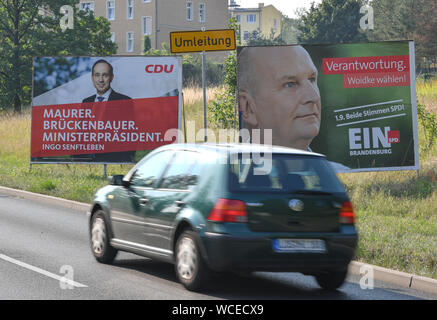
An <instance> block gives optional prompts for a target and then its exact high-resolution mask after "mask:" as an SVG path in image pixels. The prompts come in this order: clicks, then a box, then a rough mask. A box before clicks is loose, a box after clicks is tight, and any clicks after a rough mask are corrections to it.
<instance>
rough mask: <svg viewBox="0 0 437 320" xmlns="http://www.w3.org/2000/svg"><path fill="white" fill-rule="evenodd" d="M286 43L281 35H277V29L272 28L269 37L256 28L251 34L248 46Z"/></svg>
mask: <svg viewBox="0 0 437 320" xmlns="http://www.w3.org/2000/svg"><path fill="white" fill-rule="evenodd" d="M281 44H285V43H284V42H283V41H282V38H281V35H279V36H277V37H275V31H274V30H272V31H271V33H270V35H269V36H268V37H265V36H263V35H262V33H261V32H260V31H259V30H254V31H252V32H251V33H250V34H249V39H248V41H247V45H248V46H274V45H281Z"/></svg>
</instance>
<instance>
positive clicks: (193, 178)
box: [160, 151, 200, 190]
mask: <svg viewBox="0 0 437 320" xmlns="http://www.w3.org/2000/svg"><path fill="white" fill-rule="evenodd" d="M197 160H198V153H197V152H192V151H182V152H178V153H177V154H176V156H175V157H174V158H173V161H172V163H171V165H170V167H169V168H168V169H167V172H166V173H165V174H164V177H163V179H162V181H161V185H160V188H162V189H178V190H189V189H192V188H193V187H194V186H196V184H197V182H198V180H199V176H200V166H199V164H198V161H197Z"/></svg>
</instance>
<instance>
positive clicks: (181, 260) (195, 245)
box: [175, 230, 211, 291]
mask: <svg viewBox="0 0 437 320" xmlns="http://www.w3.org/2000/svg"><path fill="white" fill-rule="evenodd" d="M198 241H199V240H198V239H197V235H196V233H195V232H193V231H190V230H186V231H184V232H183V233H182V234H181V235H180V236H179V238H178V240H177V242H176V247H175V271H176V275H177V277H178V279H179V281H180V282H181V283H182V284H183V285H184V287H185V288H187V289H188V290H190V291H200V290H202V289H205V288H206V284H207V282H208V280H209V279H210V276H211V271H210V270H209V268H208V266H207V265H206V263H205V261H204V259H203V257H202V254H201V252H200V246H199V242H198Z"/></svg>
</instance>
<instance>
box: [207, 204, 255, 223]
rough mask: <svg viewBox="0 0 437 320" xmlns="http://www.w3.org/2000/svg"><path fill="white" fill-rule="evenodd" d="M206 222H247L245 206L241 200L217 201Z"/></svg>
mask: <svg viewBox="0 0 437 320" xmlns="http://www.w3.org/2000/svg"><path fill="white" fill-rule="evenodd" d="M208 220H210V221H216V222H247V212H246V204H245V203H244V201H241V200H229V199H219V200H218V201H217V203H216V204H215V206H214V208H212V210H211V213H210V214H209V217H208Z"/></svg>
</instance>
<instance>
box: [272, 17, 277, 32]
mask: <svg viewBox="0 0 437 320" xmlns="http://www.w3.org/2000/svg"><path fill="white" fill-rule="evenodd" d="M273 30H278V23H277V20H276V19H273Z"/></svg>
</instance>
